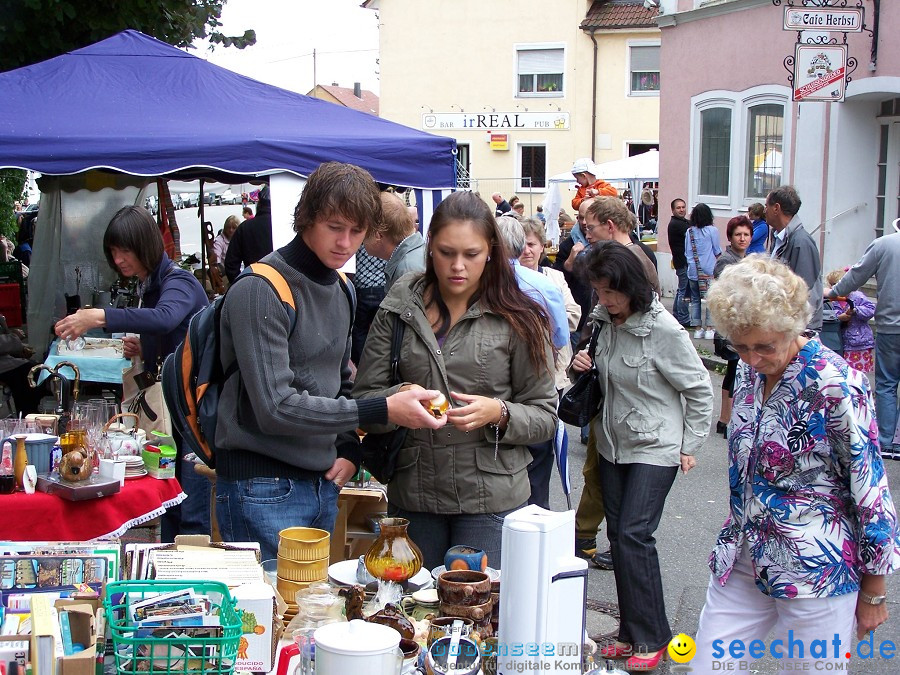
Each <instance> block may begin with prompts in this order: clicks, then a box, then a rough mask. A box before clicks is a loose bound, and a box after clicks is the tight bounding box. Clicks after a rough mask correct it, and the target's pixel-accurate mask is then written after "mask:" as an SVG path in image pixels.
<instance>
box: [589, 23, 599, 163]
mask: <svg viewBox="0 0 900 675" xmlns="http://www.w3.org/2000/svg"><path fill="white" fill-rule="evenodd" d="M596 30H597V29H596V28H592V29H591V33H590V35H591V42H593V43H594V70H593V73H592V84H591V161H592V162H593V161H594V148H596V147H597V52H598V51H599V47H598V45H597V38H595V37H594V31H596Z"/></svg>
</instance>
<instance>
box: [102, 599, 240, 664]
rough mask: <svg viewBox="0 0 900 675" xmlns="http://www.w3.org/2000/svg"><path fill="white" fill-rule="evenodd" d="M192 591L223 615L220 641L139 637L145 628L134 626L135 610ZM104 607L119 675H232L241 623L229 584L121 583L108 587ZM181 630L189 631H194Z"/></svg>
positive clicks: (207, 638)
mask: <svg viewBox="0 0 900 675" xmlns="http://www.w3.org/2000/svg"><path fill="white" fill-rule="evenodd" d="M187 589H193V590H194V592H195V593H197V594H198V595H208V596H210V602H211V603H212V605H213V608H214V609H213V613H215V612H216V611H218V615H219V621H220V624H221V627H222V628H221V636H218V637H191V638H187V637H183V638H163V637H153V636H144V635H140V636H139V635H137V634H136V631H137V630H139V629H142V630H146V628H143V627H140V626H137V625H135V624H134V623H132V621H131V619H130V617H131V604H133V603H135V602H139V601H141V600H144V599H146V598H150V597H152V596H155V595H160V594H163V593H171V592H173V591H180V590H187ZM104 607H105V611H106V623H107V626H108V627H109V631H110V634H111V637H112V646H113V654H114V660H115V669H116V673H117V675H146V674H148V673H149V674H151V675H154V674H161V673H175V674H178V675H228V674H230V673H231V672H232V671H233V670H234V663H235V658H236V657H237V651H238V645H239V642H240V639H241V620H240V618H239V617H238V614H237V612H236V611H235V602H234V599H233V598H232V597H231V593H229V591H228V587H227V586H226V585H225V584H222V583H219V582H217V581H117V582H113V583H109V584H107V585H106V600H105V601H104ZM182 628H183V630H185V631H189V629H190V628H191V627H182ZM160 630H164V629H160ZM171 630H172V631H178V630H180V628H179V627H173V628H171Z"/></svg>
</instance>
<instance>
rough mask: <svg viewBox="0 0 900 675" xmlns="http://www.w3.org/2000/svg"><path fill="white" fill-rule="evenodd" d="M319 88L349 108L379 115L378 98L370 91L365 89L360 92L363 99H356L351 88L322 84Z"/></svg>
mask: <svg viewBox="0 0 900 675" xmlns="http://www.w3.org/2000/svg"><path fill="white" fill-rule="evenodd" d="M318 86H319V88H320V89H322V90H323V91H327V92H328V93H329V94H331V95H332V96H334V97H335V98H336V99H337V100H338V101H340V102H341V103H342V104H343V105H345V106H346V107H348V108H353V109H354V110H359V111H361V112H365V113H370V114H372V115H377V114H378V96H376V95H375V94H373V93H372V92H371V91H369V90H368V89H363V90H362V91H361V92H360V93H361V94H362V98H356V96H354V95H353V89H351V88H349V87H335V86H333V85H325V84H320V85H318Z"/></svg>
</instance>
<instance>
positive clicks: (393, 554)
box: [365, 518, 422, 584]
mask: <svg viewBox="0 0 900 675" xmlns="http://www.w3.org/2000/svg"><path fill="white" fill-rule="evenodd" d="M380 524H381V532H380V533H379V535H378V538H377V539H376V540H375V541H374V542H373V543H372V546H370V547H369V550H368V551H367V552H366V555H365V562H366V569H367V570H369V574H371V575H372V576H373V577H375V578H376V579H381V580H383V581H393V582H396V583H398V584H402V583H403V582H404V581H407V580H409V579H410V578H411V577H413V576H414V575H415V574H416V573H417V572H418V571H419V570H420V569H422V552H421V551H420V550H419V547H418V546H416V545H415V543H413V541H412V539H410V538H409V534H408V533H407V531H406V529H407V528H408V527H409V521H408V520H407V519H406V518H382V519H381V521H380Z"/></svg>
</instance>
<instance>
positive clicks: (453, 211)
mask: <svg viewBox="0 0 900 675" xmlns="http://www.w3.org/2000/svg"><path fill="white" fill-rule="evenodd" d="M427 253H428V255H427V256H426V269H425V273H424V275H419V276H416V275H412V276H407V277H405V278H403V279H402V280H400V281H398V282H397V283H396V284H395V285H394V286H393V287H392V288H391V291H390V293H389V294H388V296H387V297H386V298H385V299H384V301H383V302H382V304H381V307H380V308H379V310H378V314H377V315H376V316H375V319H374V321H373V322H372V326H371V328H370V329H369V335H368V338H367V339H366V346H365V349H364V351H363V356H362V359H361V361H360V366H359V372H358V373H357V378H356V384H355V386H354V389H353V394H354V396H355V397H357V398H366V397H371V396H385V395H386V394H388V393H390V392H392V391H395V390H399V389H401V388H404V387H409V386H416V385H420V386H422V387H425V388H426V389H438V390H440V391H441V392H443V394H444V395H445V396H446V397H447V399H448V400H449V401H450V405H451V407H450V410H449V411H448V412H447V418H448V423H447V425H446V426H444V427H442V428H441V429H437V430H434V431H431V430H410V431H409V432H408V433H407V436H406V442H405V444H404V447H403V449H402V450H401V451H400V455H399V458H398V461H397V470H396V473H395V474H394V478H393V480H392V481H391V482H390V484H389V485H388V502H389V507H388V508H389V512H390V513H391V515H398V516H402V517H404V518H408V519H409V520H410V526H409V533H410V536H411V537H412V539H413V541H415V542H416V543H417V544H418V545H419V547H420V548H421V549H422V553H423V555H424V557H425V565H426V566H428V567H429V568H430V567H434V566H437V565H440V564H441V562H442V561H443V557H444V553H445V552H446V551H447V549H448V548H449V547H450V546H454V545H457V544H465V545H469V546H474V547H476V548H479V549H483V550H484V551H485V552H487V554H488V561H489V562H488V564H489V565H491V566H494V567H498V566H499V564H500V539H501V528H502V523H503V517H504V516H505V515H506V514H507V513H509V512H510V511H512V510H514V509H517V508H519V507H521V506H523V505H525V504H526V503H527V501H528V497H529V494H530V488H529V483H528V472H527V469H526V467H527V466H528V463H529V461H530V457H531V456H530V454H529V452H528V450H527V447H526V446H528V445H531V444H534V443H539V442H541V441H545V440H547V439H549V438H552V437H553V435H554V433H555V431H556V400H557V397H556V389H555V387H554V375H553V373H554V367H553V352H552V347H551V345H550V340H549V323H548V321H547V318H546V316H545V314H544V312H543V310H542V309H541V308H540V307H539V306H538V305H537V304H536V303H535V302H534V301H532V300H531V299H530V298H529V297H528V296H526V295H525V294H524V293H522V292H521V291H520V290H519V287H518V285H517V283H516V279H515V275H514V273H513V270H512V267H511V266H510V265H509V262H508V259H509V256H508V255H507V254H506V253H505V251H504V250H503V244H502V242H501V240H500V238H499V236H498V232H497V227H496V221H495V220H494V217H493V215H492V213H491V211H490V209H489V208H488V207H487V205H486V204H485V203H484V202H482V201H481V199H480V198H478V197H477V196H476V195H474V194H472V193H468V192H457V193H454V194H452V195H450V197H448V198H447V199H445V200H444V201H443V202H441V204H440V206H439V207H438V208H437V209H436V210H435V213H434V216H433V218H432V220H431V225H430V229H429V234H428V244H427ZM395 316H399V317H400V319H401V321H402V322H403V323H404V325H405V330H404V335H403V346H402V349H401V352H400V379H401V380H402V381H403V384H401V385H397V386H395V387H390V386H389V382H390V363H389V361H390V345H391V336H392V332H393V328H394V319H395ZM388 430H389V427H384V426H382V427H370V428H367V429H366V431H371V432H382V431H388Z"/></svg>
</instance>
